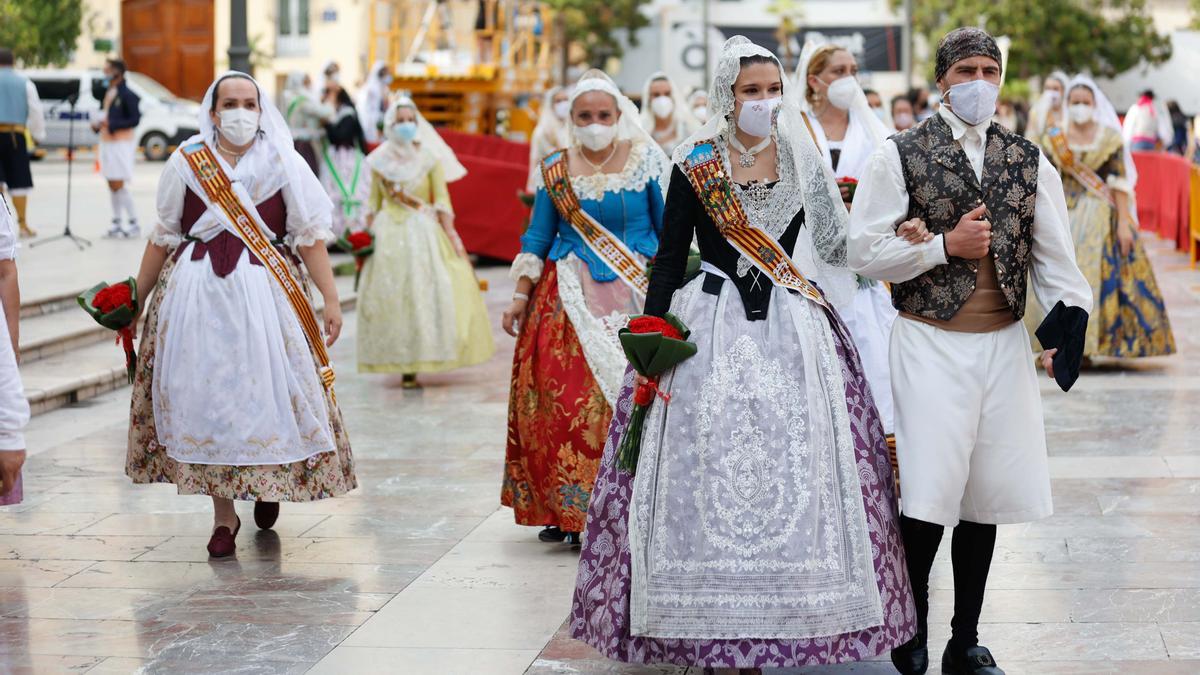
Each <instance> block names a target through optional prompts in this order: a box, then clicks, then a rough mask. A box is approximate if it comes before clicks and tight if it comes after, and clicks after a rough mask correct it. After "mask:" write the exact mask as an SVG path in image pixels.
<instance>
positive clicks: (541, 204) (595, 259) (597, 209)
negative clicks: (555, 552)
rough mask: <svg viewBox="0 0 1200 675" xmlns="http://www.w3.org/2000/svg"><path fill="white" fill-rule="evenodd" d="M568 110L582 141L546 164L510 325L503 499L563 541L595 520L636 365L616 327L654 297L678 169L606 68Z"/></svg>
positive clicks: (587, 79)
mask: <svg viewBox="0 0 1200 675" xmlns="http://www.w3.org/2000/svg"><path fill="white" fill-rule="evenodd" d="M568 115H569V122H568V124H567V131H568V136H569V145H568V146H567V147H566V148H562V149H560V150H557V151H555V152H552V153H550V154H549V155H547V156H546V157H545V158H544V159H542V161H541V169H540V171H539V173H538V180H537V193H536V196H535V200H534V206H533V215H532V217H531V220H530V224H529V229H528V230H527V231H526V233H525V236H523V237H522V238H521V253H520V255H518V256H517V258H516V260H514V261H513V266H512V277H513V279H514V280H516V282H517V291H516V293H515V295H514V297H513V302H512V304H511V305H510V307H509V309H508V310H507V311H506V312H505V314H504V328H505V330H507V331H508V332H509V333H510V334H513V335H517V331H518V330H519V331H520V334H519V335H518V338H517V348H516V353H515V355H514V358H513V375H512V390H511V393H510V396H509V413H508V445H507V453H506V461H505V471H504V482H503V486H502V489H501V502H502V503H503V504H504V505H506V506H511V507H512V508H513V511H514V513H515V515H516V520H517V523H519V524H521V525H540V526H544V527H545V528H546V529H545V530H543V531H542V533H541V534H540V538H541V539H542V540H543V541H551V542H559V541H563V540H564V539H567V540H571V541H578V533H579V531H580V530H582V529H583V524H584V521H585V519H586V516H587V508H588V501H589V499H590V496H591V491H592V482H593V480H595V477H596V468H597V466H599V461H600V452H601V450H602V449H603V447H604V435H605V433H606V432H607V431H608V426H609V420H610V419H611V416H612V403H613V402H614V401H615V400H616V396H617V391H618V390H619V389H620V385H621V373H622V371H623V370H624V368H625V357H624V354H623V353H622V351H621V347H620V344H619V343H618V341H617V338H616V331H617V330H618V329H619V328H621V327H623V326H624V325H625V322H626V317H627V316H628V315H630V314H636V313H637V312H638V310H639V309H640V308H641V306H642V303H643V302H644V301H645V295H644V294H645V288H646V278H645V271H644V269H642V268H643V267H644V264H645V261H646V260H647V259H648V258H649V257H651V256H653V255H654V253H655V251H657V250H658V237H659V233H660V232H661V230H662V208H663V191H662V188H661V186H660V184H659V179H660V178H661V176H662V175H663V173H664V172H665V170H666V169H667V167H668V161H667V157H666V155H664V154H663V153H662V151H661V150H660V149H659V148H658V145H657V144H655V143H654V141H653V139H651V138H650V136H649V134H647V133H646V132H645V131H643V130H642V128H641V126H640V125H639V124H638V117H637V116H638V113H637V108H636V107H635V106H634V105H633V102H632V101H630V100H629V99H628V98H627V97H625V96H624V95H623V94H622V93H621V92H620V90H619V89H617V86H616V85H615V84H613V82H612V80H611V79H609V78H608V76H607V75H605V74H604V73H602V72H600V71H589V72H588V73H585V74H584V76H583V78H581V79H580V80H579V82H578V83H577V84H576V85H575V87H574V89H573V90H572V92H571V95H570V98H569V99H568ZM547 177H549V178H547ZM572 200H577V202H578V204H579V206H580V208H581V209H582V215H579V214H573V209H572V208H570V203H572ZM568 217H579V218H582V219H584V220H586V222H584V220H581V221H579V222H572V221H570V220H568ZM597 237H599V239H596V238H597ZM614 255H616V256H617V257H616V258H614V257H613V256H614ZM614 260H616V261H624V262H625V263H628V264H627V265H623V264H619V262H618V263H614ZM614 264H616V265H617V268H616V269H615V268H614V267H613V265H614Z"/></svg>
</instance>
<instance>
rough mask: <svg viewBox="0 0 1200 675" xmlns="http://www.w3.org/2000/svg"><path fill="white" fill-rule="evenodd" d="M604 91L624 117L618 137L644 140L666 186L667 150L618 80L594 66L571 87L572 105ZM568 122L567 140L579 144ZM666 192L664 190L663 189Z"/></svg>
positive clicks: (574, 144) (629, 139) (636, 141)
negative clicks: (665, 150) (585, 95)
mask: <svg viewBox="0 0 1200 675" xmlns="http://www.w3.org/2000/svg"><path fill="white" fill-rule="evenodd" d="M591 91H602V92H604V93H606V94H608V95H609V96H612V97H613V99H614V100H615V101H616V102H617V110H619V111H620V112H621V118H620V119H619V120H617V140H623V141H632V142H633V143H634V144H638V143H645V144H646V145H647V146H649V147H648V148H647V152H648V153H649V155H650V156H649V157H648V158H647V161H648V162H650V163H651V164H652V165H653V166H654V167H656V168H655V171H654V172H655V175H657V176H658V177H659V178H658V180H659V182H660V183H661V184H662V185H663V187H664V188H665V186H666V178H667V172H668V171H669V170H670V168H671V165H670V161H669V160H668V159H667V155H666V153H664V152H663V151H662V149H661V148H659V147H658V143H656V142H655V141H654V137H653V136H651V135H650V132H648V131H646V130H645V129H643V128H642V125H641V121H640V118H639V117H638V115H639V113H638V109H637V106H636V105H634V103H633V101H631V100H629V97H628V96H626V95H625V94H622V93H621V90H620V89H618V88H617V85H616V83H615V82H613V81H612V78H611V77H609V76H608V75H607V74H606V73H605V72H604V71H602V70H598V69H595V68H593V69H591V70H589V71H587V72H586V73H584V74H583V76H582V77H580V78H579V81H578V82H576V83H575V86H574V88H573V89H572V90H571V98H570V99H569V100H570V102H571V107H572V108H574V106H575V99H577V98H579V97H580V96H582V95H584V94H586V93H588V92H591ZM566 124H567V139H568V140H569V141H570V144H571V146H572V147H576V148H577V147H579V145H580V143H579V138H578V137H577V136H576V135H575V124H574V122H572V121H571V120H567V121H566ZM664 192H665V190H664Z"/></svg>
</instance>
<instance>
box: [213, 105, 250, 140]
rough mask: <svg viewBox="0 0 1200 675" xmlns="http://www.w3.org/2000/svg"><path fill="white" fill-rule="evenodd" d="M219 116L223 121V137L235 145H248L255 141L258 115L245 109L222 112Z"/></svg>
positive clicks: (221, 127)
mask: <svg viewBox="0 0 1200 675" xmlns="http://www.w3.org/2000/svg"><path fill="white" fill-rule="evenodd" d="M217 116H218V117H219V118H220V120H221V126H220V129H221V135H222V136H223V137H225V140H227V141H229V142H230V143H233V144H234V145H246V144H247V143H249V142H250V141H252V140H254V134H256V133H257V132H258V113H257V112H256V111H254V110H246V109H245V108H233V109H232V110H222V111H221V112H220V113H218V114H217Z"/></svg>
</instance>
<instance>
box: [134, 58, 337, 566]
mask: <svg viewBox="0 0 1200 675" xmlns="http://www.w3.org/2000/svg"><path fill="white" fill-rule="evenodd" d="M199 127H200V133H199V134H198V135H196V136H193V137H192V138H190V139H188V141H187V142H185V143H184V144H183V145H181V146H180V148H179V149H178V150H176V151H175V152H174V153H173V154H172V155H171V157H170V159H169V160H168V162H167V166H166V168H165V169H164V170H163V174H162V178H161V179H160V180H159V186H158V200H157V201H158V222H159V224H158V226H157V227H156V228H155V230H154V232H153V234H152V235H151V238H150V242H149V244H148V245H147V246H146V252H145V255H144V256H143V257H142V266H141V270H140V271H139V272H138V277H137V288H138V289H140V293H141V294H143V295H144V296H148V295H149V293H150V290H151V289H154V290H155V293H154V297H153V299H152V300H151V301H150V303H149V304H148V305H143V304H142V303H139V308H140V307H142V306H146V321H145V327H144V333H143V335H142V336H141V344H140V349H139V353H138V364H137V370H136V372H135V375H134V383H133V385H134V386H133V405H132V410H131V415H130V429H129V453H128V460H127V463H126V469H125V470H126V473H127V474H128V475H129V476H130V477H131V478H132V479H133V481H134V482H135V483H174V484H175V485H176V486H177V488H178V490H179V493H180V494H202V495H209V496H211V497H212V500H213V508H214V512H215V516H214V525H213V535H212V539H211V540H210V541H209V544H208V551H209V553H210V554H211V555H212V556H214V557H222V556H227V555H231V554H232V553H233V552H234V550H235V548H236V546H235V538H236V537H237V534H238V530H239V528H240V527H241V520H240V519H239V518H238V515H237V513H236V512H235V510H234V500H246V501H253V502H255V508H254V520H255V523H257V525H258V526H259V527H260V528H270V527H271V526H272V525H274V523H275V520H276V518H277V517H278V515H279V504H278V502H281V501H313V500H317V499H325V498H328V497H336V496H338V495H342V494H344V493H346V492H347V491H349V490H352V489H353V488H354V487H356V484H357V483H356V480H355V476H354V466H353V458H352V456H351V453H350V442H349V439H348V438H347V436H346V433H345V430H344V429H343V427H342V419H341V412H340V410H339V409H338V406H337V403H336V399H335V398H334V397H333V390H332V382H333V377H332V375H333V373H332V369H331V368H330V367H329V365H328V356H327V354H326V352H325V347H326V346H328V345H332V344H333V342H334V341H335V340H337V337H338V334H339V333H340V332H341V327H342V314H341V309H340V305H339V301H338V294H337V289H336V287H335V286H334V283H333V271H332V268H331V267H330V264H329V257H328V254H327V253H326V250H325V246H326V242H327V241H329V240H331V239H332V238H333V233H332V232H331V231H330V214H331V213H332V210H333V207H332V204H330V202H329V198H328V197H327V196H326V195H325V191H324V190H322V189H321V185H320V183H319V182H318V181H317V177H316V176H315V175H313V173H312V172H311V171H309V169H308V167H307V165H306V163H305V161H304V159H303V158H302V157H301V156H300V155H299V154H297V152H296V150H295V148H294V145H293V141H292V136H291V134H290V133H289V132H288V128H287V125H286V124H285V122H284V121H283V117H282V116H281V115H280V114H279V111H278V110H277V109H276V108H275V106H274V105H272V104H271V102H270V100H269V99H268V98H266V97H264V96H263V95H262V90H261V89H260V88H259V86H258V83H257V82H255V81H254V80H253V79H252V78H250V77H249V76H247V75H244V74H242V73H232V72H231V73H226V74H225V75H222V76H221V77H220V78H218V79H217V80H216V81H215V82H214V83H213V84H212V86H210V87H209V89H208V93H207V94H205V97H204V101H203V104H202V107H201V114H200V119H199ZM301 262H302V263H303V267H301ZM310 279H311V281H312V282H313V284H314V285H315V286H316V287H317V290H318V291H320V293H321V295H322V296H323V298H324V301H325V309H324V334H323V335H322V331H321V328H320V326H318V324H317V323H316V321H315V319H314V317H313V308H312V306H311V304H310V303H309V300H308V294H307V289H308V287H309V283H308V281H309V280H310ZM143 302H144V300H143Z"/></svg>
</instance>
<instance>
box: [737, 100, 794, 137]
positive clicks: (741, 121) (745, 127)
mask: <svg viewBox="0 0 1200 675" xmlns="http://www.w3.org/2000/svg"><path fill="white" fill-rule="evenodd" d="M782 101H783V97H782V96H776V97H775V98H760V99H758V100H755V101H742V110H741V112H739V113H738V117H737V125H738V128H739V129H741V130H742V131H744V132H746V133H748V134H750V135H751V136H757V137H759V138H765V137H767V136H769V135H771V122H772V119H773V118H774V116H775V109H776V108H778V107H779V104H780V102H782Z"/></svg>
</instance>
